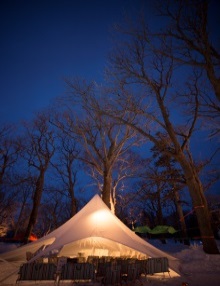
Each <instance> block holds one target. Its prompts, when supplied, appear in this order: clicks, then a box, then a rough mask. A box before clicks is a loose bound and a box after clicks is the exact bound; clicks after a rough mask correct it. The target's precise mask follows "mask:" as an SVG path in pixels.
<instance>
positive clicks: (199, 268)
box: [0, 240, 220, 286]
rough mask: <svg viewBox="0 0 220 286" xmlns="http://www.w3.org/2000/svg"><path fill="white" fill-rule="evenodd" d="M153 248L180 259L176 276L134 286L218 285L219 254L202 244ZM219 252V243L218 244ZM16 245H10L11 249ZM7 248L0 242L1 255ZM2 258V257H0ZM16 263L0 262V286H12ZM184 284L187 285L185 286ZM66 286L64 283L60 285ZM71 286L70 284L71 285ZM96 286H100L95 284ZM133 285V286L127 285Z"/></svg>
mask: <svg viewBox="0 0 220 286" xmlns="http://www.w3.org/2000/svg"><path fill="white" fill-rule="evenodd" d="M148 242H150V243H152V244H153V245H154V246H156V247H158V248H159V249H161V250H164V251H166V252H167V253H169V254H171V255H173V256H175V257H176V258H178V259H179V272H180V276H179V277H174V275H172V272H171V278H170V277H169V275H168V274H165V276H164V275H163V274H160V275H156V274H155V275H153V276H149V277H148V278H147V279H145V277H143V278H142V279H141V281H137V283H136V285H141V283H140V282H142V285H144V286H149V285H150V286H161V285H169V286H183V285H184V286H185V285H187V284H188V285H189V286H207V285H209V286H217V285H218V286H219V285H220V255H208V254H205V253H204V252H203V250H202V245H199V244H198V243H197V244H192V245H191V246H185V245H183V244H181V243H175V242H174V241H173V240H168V241H167V243H166V244H162V243H161V242H160V241H159V240H155V241H148ZM217 243H218V246H219V249H220V241H219V240H218V241H217ZM13 247H15V246H11V248H13ZM6 249H7V248H6V245H5V244H2V243H0V253H1V252H4V251H6ZM0 256H1V254H0ZM18 268H19V264H18V263H8V262H1V261H0V285H2V286H3V285H15V283H16V278H17V271H18ZM184 283H186V284H184ZM62 284H63V285H67V283H62ZM22 285H35V286H36V285H44V286H47V285H54V283H48V282H44V283H41V284H40V283H35V282H32V283H29V282H22ZM71 285H73V284H71ZM94 285H99V284H94ZM130 286H132V285H130Z"/></svg>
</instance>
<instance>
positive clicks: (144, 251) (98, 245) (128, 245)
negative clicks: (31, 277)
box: [1, 195, 176, 261]
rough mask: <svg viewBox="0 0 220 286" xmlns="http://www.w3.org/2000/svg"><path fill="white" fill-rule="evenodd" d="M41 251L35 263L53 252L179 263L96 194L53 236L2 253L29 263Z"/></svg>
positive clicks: (8, 258) (73, 255) (69, 255)
mask: <svg viewBox="0 0 220 286" xmlns="http://www.w3.org/2000/svg"><path fill="white" fill-rule="evenodd" d="M39 248H41V250H40V251H39V252H38V254H37V255H36V256H35V257H34V258H33V259H32V260H35V259H37V258H38V257H41V256H47V255H51V254H53V253H57V255H58V256H68V257H77V256H85V257H87V256H88V255H98V256H102V255H111V256H130V257H138V258H145V257H164V256H166V257H167V258H168V259H169V261H174V260H176V258H174V257H173V256H171V255H168V254H167V253H165V252H163V251H161V250H159V249H158V248H156V247H154V246H153V245H151V244H150V243H148V242H146V241H145V240H143V239H142V238H140V237H139V236H137V235H136V234H135V233H134V232H133V231H132V230H130V229H129V228H128V227H127V226H126V225H124V224H123V223H122V222H121V221H120V220H119V219H118V218H117V217H116V216H115V215H114V214H113V213H112V212H111V211H110V209H109V208H108V207H107V206H106V205H105V203H104V202H103V201H102V199H101V198H100V197H99V195H95V196H94V197H93V198H92V199H91V200H90V201H89V202H88V203H87V204H86V205H85V206H84V208H82V209H81V210H80V211H79V212H78V213H77V214H76V215H74V216H73V217H72V218H71V219H70V220H68V221H67V222H66V223H64V224H63V225H62V226H60V227H59V228H57V229H56V230H54V231H53V232H51V233H50V234H48V235H46V236H45V237H42V238H41V239H39V240H37V241H36V242H31V243H29V244H27V245H24V246H22V247H19V248H17V249H16V250H13V251H10V252H6V253H2V254H1V258H2V259H5V260H8V261H15V260H22V261H25V260H26V252H28V251H29V252H36V251H37V250H38V249H39Z"/></svg>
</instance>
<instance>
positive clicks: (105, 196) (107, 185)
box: [102, 170, 112, 209]
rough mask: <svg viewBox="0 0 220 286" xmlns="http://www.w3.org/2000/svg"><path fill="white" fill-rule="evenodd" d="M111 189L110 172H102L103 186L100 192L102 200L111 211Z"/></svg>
mask: <svg viewBox="0 0 220 286" xmlns="http://www.w3.org/2000/svg"><path fill="white" fill-rule="evenodd" d="M111 188H112V177H111V172H109V171H108V170H105V171H104V184H103V190H102V200H103V202H104V203H105V204H106V205H107V206H108V207H109V209H111V202H110V201H111V199H110V197H111Z"/></svg>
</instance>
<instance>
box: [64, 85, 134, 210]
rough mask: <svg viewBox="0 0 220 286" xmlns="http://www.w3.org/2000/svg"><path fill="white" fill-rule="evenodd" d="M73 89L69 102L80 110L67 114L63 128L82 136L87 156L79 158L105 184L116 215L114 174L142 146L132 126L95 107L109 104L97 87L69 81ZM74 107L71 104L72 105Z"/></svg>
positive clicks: (104, 191)
mask: <svg viewBox="0 0 220 286" xmlns="http://www.w3.org/2000/svg"><path fill="white" fill-rule="evenodd" d="M68 85H69V87H70V92H71V94H70V97H69V98H68V100H69V102H70V103H72V106H74V107H75V108H76V106H77V108H78V109H77V110H75V111H74V110H70V109H69V110H68V112H65V113H64V118H65V120H66V123H65V124H64V125H62V127H61V125H60V126H59V127H60V128H62V129H65V126H68V128H67V130H68V131H67V132H68V133H69V134H71V133H72V134H73V135H74V134H75V135H74V136H76V135H77V136H78V140H79V144H80V145H81V148H82V149H83V156H82V155H81V156H80V157H79V159H80V160H82V161H83V162H84V163H85V164H87V166H90V168H91V170H92V171H91V173H90V175H92V176H93V178H95V179H97V178H98V176H97V175H99V176H100V177H101V178H102V181H101V182H100V181H99V186H101V187H102V191H101V193H102V198H103V201H104V202H105V203H106V205H107V206H108V207H109V208H110V209H111V210H112V211H113V212H114V211H115V204H116V196H115V193H114V192H115V190H116V188H114V186H113V180H112V178H113V171H114V168H115V166H116V162H118V161H119V160H120V159H121V158H122V157H123V154H125V153H126V152H127V151H128V150H129V148H131V146H133V145H135V144H138V143H137V138H136V132H135V131H134V130H133V129H131V128H130V127H129V126H125V125H124V124H118V123H116V122H114V121H113V120H111V119H110V118H109V117H106V116H105V115H101V114H100V113H99V112H97V111H96V110H97V109H96V110H95V109H93V105H94V104H95V105H97V106H99V105H102V104H105V103H104V101H102V100H101V98H99V96H98V93H99V91H98V89H96V85H95V84H92V85H87V84H86V83H85V82H83V83H82V82H80V81H68ZM69 105H70V104H69Z"/></svg>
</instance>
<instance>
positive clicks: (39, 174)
mask: <svg viewBox="0 0 220 286" xmlns="http://www.w3.org/2000/svg"><path fill="white" fill-rule="evenodd" d="M25 128H26V133H25V135H24V137H23V142H22V144H23V157H24V159H25V160H26V161H27V163H28V167H29V168H30V169H31V170H32V176H35V190H34V194H33V206H32V211H31V214H30V219H29V223H28V226H27V229H26V233H25V242H28V239H29V236H30V234H31V232H32V229H33V227H34V225H35V223H36V220H37V215H38V209H39V206H40V202H41V197H42V194H43V188H44V180H45V173H46V171H47V169H48V167H49V163H50V160H51V158H52V156H53V155H54V152H55V144H54V140H55V138H54V132H53V130H52V129H50V124H49V118H48V115H46V114H44V113H39V114H38V115H37V116H36V118H35V119H34V120H33V122H31V123H29V124H27V123H26V124H25Z"/></svg>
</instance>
